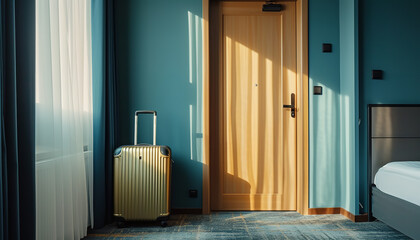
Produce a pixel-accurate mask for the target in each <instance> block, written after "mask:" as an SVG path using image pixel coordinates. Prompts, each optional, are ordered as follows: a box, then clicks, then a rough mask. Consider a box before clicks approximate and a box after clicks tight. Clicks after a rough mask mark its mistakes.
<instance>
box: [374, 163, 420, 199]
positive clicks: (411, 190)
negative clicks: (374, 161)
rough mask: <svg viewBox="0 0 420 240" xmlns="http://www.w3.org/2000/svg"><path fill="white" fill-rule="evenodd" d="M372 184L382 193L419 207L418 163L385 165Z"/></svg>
mask: <svg viewBox="0 0 420 240" xmlns="http://www.w3.org/2000/svg"><path fill="white" fill-rule="evenodd" d="M374 183H375V185H376V187H377V188H378V189H379V190H381V191H382V192H384V193H387V194H389V195H391V196H394V197H397V198H400V199H403V200H406V201H408V202H411V203H413V204H416V205H417V206H420V161H410V162H390V163H387V164H386V165H385V166H383V167H381V168H380V169H379V170H378V172H377V173H376V175H375V180H374Z"/></svg>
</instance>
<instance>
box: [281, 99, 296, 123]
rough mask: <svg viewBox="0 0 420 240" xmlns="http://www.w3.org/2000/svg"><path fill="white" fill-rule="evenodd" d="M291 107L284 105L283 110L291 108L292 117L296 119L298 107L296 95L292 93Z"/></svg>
mask: <svg viewBox="0 0 420 240" xmlns="http://www.w3.org/2000/svg"><path fill="white" fill-rule="evenodd" d="M290 102H291V105H283V108H290V109H291V110H292V112H291V113H290V115H291V116H292V118H295V116H296V107H295V94H294V93H292V95H291V101H290Z"/></svg>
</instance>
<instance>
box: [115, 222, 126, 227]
mask: <svg viewBox="0 0 420 240" xmlns="http://www.w3.org/2000/svg"><path fill="white" fill-rule="evenodd" d="M117 227H118V228H125V227H127V224H126V222H125V221H118V222H117Z"/></svg>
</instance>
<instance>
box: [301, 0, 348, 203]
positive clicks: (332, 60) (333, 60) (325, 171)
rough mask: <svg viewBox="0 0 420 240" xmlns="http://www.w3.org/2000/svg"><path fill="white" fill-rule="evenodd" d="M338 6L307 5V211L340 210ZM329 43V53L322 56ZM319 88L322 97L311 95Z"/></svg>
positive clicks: (326, 0)
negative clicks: (321, 209)
mask: <svg viewBox="0 0 420 240" xmlns="http://www.w3.org/2000/svg"><path fill="white" fill-rule="evenodd" d="M338 13H339V2H338V1H337V0H311V1H309V104H310V108H309V131H310V132H309V139H310V143H309V148H310V151H309V153H310V155H309V159H310V161H309V170H310V173H309V177H310V180H309V184H310V188H309V189H310V190H309V192H310V195H309V207H310V208H324V207H341V202H340V198H341V182H340V158H341V156H340V45H339V41H340V33H339V29H340V28H339V14H338ZM322 43H332V46H333V51H332V53H323V52H322ZM313 86H322V87H323V95H321V96H319V95H313Z"/></svg>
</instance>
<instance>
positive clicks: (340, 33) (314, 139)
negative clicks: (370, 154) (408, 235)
mask: <svg viewBox="0 0 420 240" xmlns="http://www.w3.org/2000/svg"><path fill="white" fill-rule="evenodd" d="M116 5H117V6H116V9H117V17H116V19H117V23H116V24H117V54H118V55H117V64H118V65H117V67H118V82H119V86H118V88H119V91H118V94H119V102H120V104H119V106H120V109H119V111H120V119H119V120H120V124H121V126H120V129H121V136H120V139H121V144H131V143H132V138H133V136H132V131H133V120H132V119H133V116H132V115H133V112H134V111H135V110H136V109H156V110H157V111H158V112H159V114H158V135H157V137H158V138H157V139H158V144H167V145H169V146H171V147H172V149H173V155H174V160H175V164H174V169H173V170H174V176H173V180H174V181H173V199H172V200H173V201H172V203H173V207H174V208H199V207H201V185H202V165H201V137H202V134H201V125H200V123H201V119H202V118H201V116H202V110H201V106H202V103H201V91H200V89H201V85H200V83H201V60H200V59H201V55H200V54H201V53H200V51H201V49H202V48H201V25H200V24H201V23H200V17H201V11H202V10H201V8H202V6H201V1H194V0H182V1H171V0H164V1H163V2H162V1H159V2H156V1H152V0H142V1H134V0H131V1H117V2H116ZM162 6H165V7H162ZM419 7H420V2H418V1H414V0H410V1H407V2H405V3H404V4H395V2H394V1H390V0H386V1H380V0H365V1H361V3H360V8H359V6H358V1H357V0H351V1H349V0H340V1H336V0H310V1H309V78H310V93H309V94H310V96H309V99H310V207H311V208H315V207H318V208H319V207H343V208H345V209H347V210H349V211H350V212H352V213H354V214H358V213H359V209H358V201H359V198H360V202H361V203H362V205H364V206H366V205H367V204H366V203H367V194H366V191H367V186H366V182H367V180H366V159H367V150H366V146H367V143H366V136H367V129H366V113H367V104H369V103H420V95H419V94H417V92H418V89H419V88H420V81H419V77H418V76H419V75H418V74H417V73H418V72H419V71H420V68H418V67H417V65H418V60H417V58H418V56H420V48H419V47H416V46H417V43H418V42H420V33H419V31H414V30H413V29H419V27H420V26H419V25H420V17H419V16H418V15H417V14H416V9H419ZM358 9H360V24H359V22H358V14H359V13H358ZM359 27H360V51H359V49H358V48H359V46H358V38H359V36H358V33H359V32H358V28H359ZM324 42H327V43H332V44H333V52H332V53H322V52H321V48H322V43H324ZM359 52H360V75H359V69H358V66H359V62H358V60H359ZM372 69H382V70H384V71H385V79H384V80H383V81H374V80H371V79H370V71H371V70H372ZM359 76H360V87H359ZM313 86H322V87H323V90H324V92H323V95H322V96H314V95H313ZM359 90H360V96H359ZM359 99H360V102H359ZM359 108H360V118H361V126H360V130H358V119H359V116H358V115H359ZM142 120H143V119H142ZM148 120H150V119H148ZM142 123H144V125H143V126H144V127H145V128H148V129H150V128H151V125H150V124H148V123H146V122H145V121H144V120H143V121H141V124H142ZM145 128H141V129H140V133H141V140H142V141H150V139H151V133H150V131H147V130H148V129H145ZM359 139H360V143H359V142H358V141H359ZM359 147H360V153H359V152H358V151H359ZM358 158H360V160H359V159H358ZM359 174H360V177H359ZM188 189H198V190H199V198H197V199H190V198H188ZM359 195H360V196H359ZM361 211H362V212H365V211H366V209H362V210H361Z"/></svg>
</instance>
